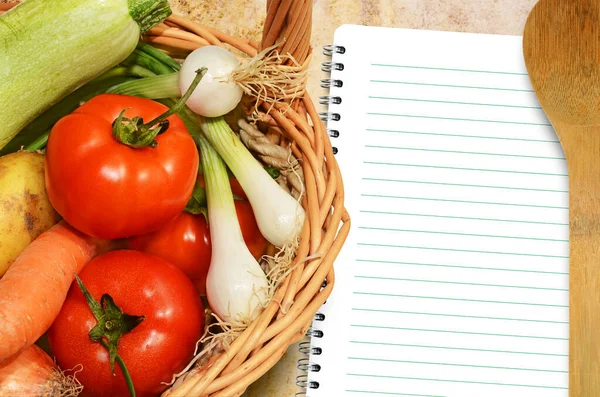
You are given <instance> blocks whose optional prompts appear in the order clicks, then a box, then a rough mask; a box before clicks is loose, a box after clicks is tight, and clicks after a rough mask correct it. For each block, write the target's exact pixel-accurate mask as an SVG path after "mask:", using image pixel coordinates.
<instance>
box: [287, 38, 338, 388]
mask: <svg viewBox="0 0 600 397" xmlns="http://www.w3.org/2000/svg"><path fill="white" fill-rule="evenodd" d="M345 53H346V48H345V47H344V46H339V45H333V44H329V45H326V46H323V55H325V56H327V57H331V56H333V54H345ZM321 70H322V71H324V72H326V73H329V72H332V71H336V72H339V71H343V70H344V64H343V63H340V62H329V61H328V62H323V63H322V64H321ZM343 85H344V82H343V81H342V80H338V79H323V80H321V87H322V88H326V89H329V88H332V87H335V88H339V87H342V86H343ZM341 103H342V97H341V96H338V95H325V96H321V97H319V104H321V105H324V106H327V107H334V106H336V105H339V104H341ZM319 117H320V118H321V120H323V121H324V122H325V123H327V124H329V123H330V122H337V121H340V119H341V115H340V114H339V113H336V112H335V111H325V112H320V113H319ZM327 134H328V135H329V136H330V137H331V138H339V136H340V131H339V130H338V129H336V128H327ZM332 149H333V154H337V153H338V149H337V147H335V146H333V147H332ZM326 286H327V281H326V280H323V283H322V285H321V288H325V287H326ZM326 303H327V302H325V303H324V304H326ZM325 317H326V316H325V314H324V313H315V315H314V317H313V326H312V327H311V328H309V329H308V330H307V331H306V336H307V337H308V338H310V339H313V338H314V339H320V338H323V336H324V333H323V331H322V330H320V329H317V328H318V327H315V326H316V325H317V324H318V323H322V322H323V321H325ZM298 351H299V352H300V353H301V354H302V355H304V357H303V358H301V359H299V360H298V363H297V368H298V371H299V372H300V374H299V375H298V376H297V377H296V386H298V387H299V388H300V389H301V390H299V391H298V392H297V393H296V397H303V396H307V391H308V390H310V389H318V388H319V382H317V381H314V380H311V379H310V374H311V373H313V372H319V371H321V365H320V364H319V363H317V362H315V361H313V360H315V358H318V356H320V355H321V354H322V353H323V349H322V348H320V347H316V346H315V347H313V346H312V343H311V342H310V341H306V342H301V343H300V344H299V345H298Z"/></svg>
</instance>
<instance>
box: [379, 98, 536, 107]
mask: <svg viewBox="0 0 600 397" xmlns="http://www.w3.org/2000/svg"><path fill="white" fill-rule="evenodd" d="M369 99H383V100H392V101H406V102H426V103H447V104H452V105H472V106H492V107H501V108H517V109H541V107H540V106H522V105H506V104H500V103H481V102H455V101H440V100H435V99H417V98H396V97H386V96H373V95H369Z"/></svg>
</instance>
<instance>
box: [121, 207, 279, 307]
mask: <svg viewBox="0 0 600 397" xmlns="http://www.w3.org/2000/svg"><path fill="white" fill-rule="evenodd" d="M235 210H236V213H237V217H238V221H239V223H240V228H241V229H242V235H243V236H244V241H245V242H246V246H247V247H248V249H249V250H250V253H252V255H253V256H254V257H255V258H256V259H257V260H258V259H259V258H260V257H261V256H262V255H263V254H264V253H265V250H266V249H267V240H266V239H265V238H264V237H263V235H262V234H261V233H260V230H259V229H258V225H257V224H256V219H255V218H254V213H253V212H252V206H251V205H250V203H249V202H248V201H245V200H235ZM128 244H129V247H130V248H132V249H135V250H140V251H144V252H147V253H149V254H153V255H157V256H160V257H161V258H164V259H166V260H168V261H169V262H171V263H173V264H174V265H175V266H177V267H179V268H180V269H181V270H183V271H184V272H185V274H187V276H188V277H189V278H190V279H192V281H193V282H194V284H195V285H196V287H197V288H198V291H199V292H200V293H201V294H202V295H206V276H207V275H208V269H209V267H210V259H211V256H212V255H211V253H212V245H211V240H210V231H209V225H208V224H207V222H206V218H205V217H204V215H202V214H199V215H192V214H189V213H187V212H183V213H181V214H180V215H179V216H178V217H177V218H175V219H174V220H173V221H171V222H169V223H168V224H167V225H166V226H165V227H163V228H162V229H160V230H158V231H156V232H153V233H148V234H145V235H141V236H136V237H132V238H130V239H128Z"/></svg>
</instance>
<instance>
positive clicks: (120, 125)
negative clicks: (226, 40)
mask: <svg viewBox="0 0 600 397" xmlns="http://www.w3.org/2000/svg"><path fill="white" fill-rule="evenodd" d="M207 70H208V69H207V68H205V67H202V68H200V69H198V70H196V77H195V78H194V80H193V81H192V84H191V85H190V87H189V88H188V90H187V91H186V93H185V95H184V96H183V97H181V98H180V99H179V100H178V101H177V103H175V105H173V107H171V108H170V109H169V110H167V111H166V112H165V113H163V114H161V115H160V116H158V117H156V118H155V119H153V120H151V121H149V122H148V123H144V120H143V119H142V118H141V117H139V116H135V117H133V118H128V117H125V112H126V111H127V109H123V111H121V113H120V114H119V117H117V118H116V120H115V121H114V122H113V124H112V127H113V131H112V133H113V137H114V138H115V139H116V140H117V142H119V143H122V144H124V145H127V146H129V147H132V148H134V149H141V148H146V147H149V148H155V147H156V146H157V145H158V142H157V141H156V137H157V136H158V135H160V134H162V133H164V132H166V131H167V129H168V128H169V120H167V118H168V117H170V116H172V115H174V114H176V113H178V112H179V111H181V109H183V107H184V106H185V103H186V102H187V100H188V99H189V98H190V96H191V95H192V92H194V90H195V89H196V87H197V86H198V84H200V80H202V78H203V77H204V75H205V74H206V71H207Z"/></svg>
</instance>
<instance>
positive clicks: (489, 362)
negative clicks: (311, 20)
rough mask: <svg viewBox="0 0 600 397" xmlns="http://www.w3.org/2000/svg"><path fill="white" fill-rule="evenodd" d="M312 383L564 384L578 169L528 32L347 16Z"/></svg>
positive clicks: (455, 389) (445, 389)
mask: <svg viewBox="0 0 600 397" xmlns="http://www.w3.org/2000/svg"><path fill="white" fill-rule="evenodd" d="M335 44H337V45H341V46H344V47H345V49H346V52H345V54H335V56H334V58H333V61H334V62H339V63H342V64H344V70H343V71H335V72H333V73H332V76H331V78H333V79H339V80H342V81H343V86H342V87H341V88H332V89H331V92H330V94H331V95H332V96H340V97H341V98H342V103H341V104H339V105H331V106H330V107H329V111H330V112H335V113H339V114H340V116H341V119H340V120H339V121H337V122H330V123H329V125H328V127H329V128H333V129H337V130H339V132H340V137H339V138H337V139H334V140H333V142H334V145H335V146H337V147H338V149H339V153H338V155H337V156H336V157H337V158H338V161H339V164H340V167H341V170H342V174H343V176H344V180H345V187H346V204H347V208H348V210H349V211H350V214H351V216H352V230H351V233H350V236H349V238H348V240H347V243H346V246H345V247H344V249H343V251H342V253H341V255H340V256H339V258H338V260H337V261H336V264H335V269H336V285H335V288H334V292H333V295H332V297H331V298H330V299H329V300H328V302H327V303H326V304H325V305H324V307H323V308H322V312H323V313H324V314H325V315H326V319H325V321H324V322H323V323H321V322H316V323H315V328H318V329H321V330H323V333H324V335H323V337H322V338H320V339H317V338H314V339H313V346H318V347H321V348H322V350H323V353H322V354H321V355H319V356H312V357H311V362H315V363H318V364H320V365H321V367H322V369H321V371H320V372H317V373H314V374H312V375H311V376H310V378H311V380H313V381H316V382H318V383H319V388H318V389H315V390H311V389H309V390H308V392H307V394H308V395H309V396H313V397H320V396H327V397H337V396H357V397H358V396H365V397H367V396H383V395H387V396H417V397H507V396H511V397H538V396H539V397H566V396H567V395H568V336H569V335H568V321H569V318H568V304H569V298H568V293H569V292H568V287H569V286H568V277H569V276H568V255H569V243H568V238H569V231H568V179H567V167H566V162H565V160H564V155H563V152H562V148H561V146H560V143H559V142H558V139H557V137H556V134H555V133H554V131H553V129H552V127H551V125H550V123H549V122H548V120H547V119H546V117H545V115H544V113H543V111H542V109H541V108H540V105H539V103H538V102H537V100H536V97H535V94H534V92H533V90H532V87H531V85H530V83H529V79H528V77H527V74H526V69H525V65H524V61H523V55H522V47H521V37H516V36H500V35H483V34H469V33H451V32H433V31H418V30H403V29H387V28H373V27H370V28H367V27H357V26H351V25H345V26H343V27H341V28H340V29H339V30H338V31H337V32H336V35H335Z"/></svg>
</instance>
